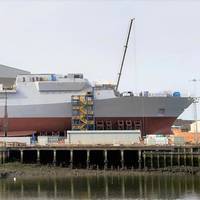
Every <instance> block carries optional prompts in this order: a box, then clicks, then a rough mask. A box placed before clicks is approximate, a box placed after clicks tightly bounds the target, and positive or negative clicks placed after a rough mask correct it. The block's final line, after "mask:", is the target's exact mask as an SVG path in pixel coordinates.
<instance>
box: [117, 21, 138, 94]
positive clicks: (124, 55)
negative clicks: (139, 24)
mask: <svg viewBox="0 0 200 200" xmlns="http://www.w3.org/2000/svg"><path fill="white" fill-rule="evenodd" d="M133 20H135V18H133V19H131V22H130V26H129V31H128V36H127V39H126V45H125V46H124V48H125V49H124V54H123V57H122V63H121V67H120V71H119V76H118V80H117V85H116V90H118V87H119V82H120V78H121V75H122V69H123V66H124V60H125V57H126V51H127V48H128V42H129V37H130V33H131V28H132V24H133Z"/></svg>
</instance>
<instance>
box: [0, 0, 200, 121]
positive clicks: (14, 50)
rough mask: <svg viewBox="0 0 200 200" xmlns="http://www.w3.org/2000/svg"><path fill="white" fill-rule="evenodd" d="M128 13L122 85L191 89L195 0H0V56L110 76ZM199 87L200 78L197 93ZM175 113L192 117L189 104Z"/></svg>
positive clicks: (28, 65) (197, 50) (198, 60)
mask: <svg viewBox="0 0 200 200" xmlns="http://www.w3.org/2000/svg"><path fill="white" fill-rule="evenodd" d="M131 18H135V19H136V20H135V23H134V25H133V31H132V33H131V38H130V46H129V48H128V52H127V58H126V61H125V65H124V71H123V75H122V80H121V83H120V87H119V88H120V91H124V90H126V91H127V90H133V91H142V90H143V91H152V92H161V91H181V92H182V93H183V94H188V93H193V91H194V90H193V87H192V82H190V81H189V80H191V79H193V78H196V79H200V2H198V1H197V0H196V1H192V0H188V1H187V0H185V1H181V0H174V1H172V0H171V1H170V0H168V1H167V0H166V1H164V0H163V1H162V0H161V1H158V0H157V1H153V0H148V1H147V0H146V1H139V0H138V1H134V0H132V1H125V0H121V1H120V0H116V1H111V0H110V1H97V0H96V1H91V0H90V1H89V0H88V1H84V0H81V1H64V0H60V1H59V0H57V1H53V0H51V1H47V0H43V1H42V0H41V1H39V0H38V1H28V2H27V1H17V0H15V1H14V0H13V1H12V0H8V1H6V0H5V1H4V0H0V63H1V64H5V65H8V66H12V67H18V68H21V69H24V70H28V71H31V72H32V73H51V72H52V73H58V74H67V73H73V72H79V73H83V74H84V76H85V77H87V78H88V79H89V80H90V81H101V80H102V81H103V80H111V81H113V82H114V81H116V80H117V74H118V72H119V68H120V63H121V59H122V53H123V50H124V47H123V46H124V44H125V41H126V36H127V32H128V26H129V22H130V19H131ZM199 89H200V82H199V83H197V94H198V95H199V96H200V92H199ZM199 115H200V112H199ZM181 117H182V118H192V117H193V113H192V109H189V110H188V111H187V112H185V113H184V115H182V116H181ZM199 118H200V117H199Z"/></svg>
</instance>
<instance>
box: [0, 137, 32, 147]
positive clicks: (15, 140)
mask: <svg viewBox="0 0 200 200" xmlns="http://www.w3.org/2000/svg"><path fill="white" fill-rule="evenodd" d="M0 142H3V143H19V144H25V145H27V146H29V145H30V144H31V137H0Z"/></svg>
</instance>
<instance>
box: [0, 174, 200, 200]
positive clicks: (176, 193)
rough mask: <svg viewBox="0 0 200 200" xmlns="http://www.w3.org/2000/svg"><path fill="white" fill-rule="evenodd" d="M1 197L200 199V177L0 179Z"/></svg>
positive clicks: (140, 176)
mask: <svg viewBox="0 0 200 200" xmlns="http://www.w3.org/2000/svg"><path fill="white" fill-rule="evenodd" d="M0 199H11V200H12V199H44V200H46V199H48V200H50V199H58V200H59V199H200V177H197V176H176V175H173V176H169V175H165V176H162V175H148V176H144V175H138V176H121V175H120V176H99V177H98V176H97V177H69V178H63V179H60V178H59V179H44V178H43V179H34V180H20V179H18V180H17V181H16V182H14V181H13V180H0Z"/></svg>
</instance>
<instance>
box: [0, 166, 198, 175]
mask: <svg viewBox="0 0 200 200" xmlns="http://www.w3.org/2000/svg"><path fill="white" fill-rule="evenodd" d="M139 174H140V175H154V174H155V175H156V174H157V175H160V174H165V175H168V174H169V175H171V174H176V175H190V174H195V175H200V169H199V168H187V167H180V168H165V169H160V170H155V169H154V170H142V171H139V170H135V169H133V170H127V169H125V170H90V169H89V170H88V169H70V168H65V167H53V166H47V165H35V164H20V163H7V164H3V165H0V178H14V177H16V178H17V177H20V178H34V177H35V178H37V177H47V178H50V177H51V178H53V177H62V178H63V177H69V176H104V175H113V176H115V175H127V176H128V175H139Z"/></svg>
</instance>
